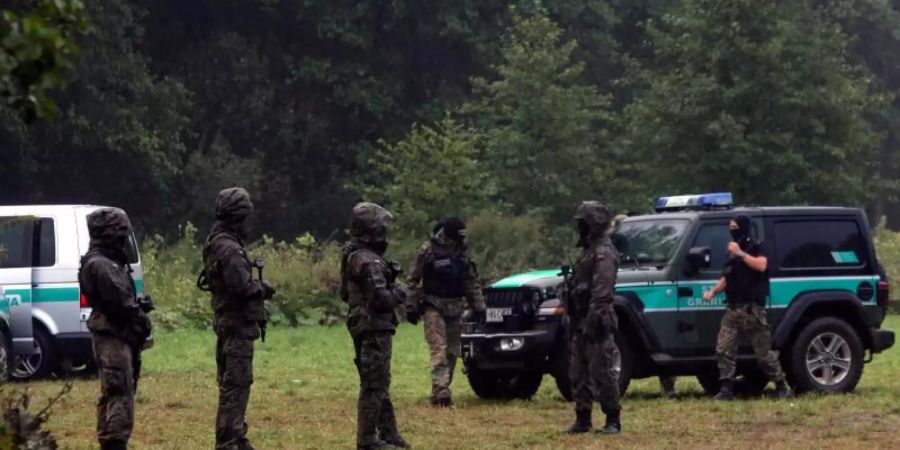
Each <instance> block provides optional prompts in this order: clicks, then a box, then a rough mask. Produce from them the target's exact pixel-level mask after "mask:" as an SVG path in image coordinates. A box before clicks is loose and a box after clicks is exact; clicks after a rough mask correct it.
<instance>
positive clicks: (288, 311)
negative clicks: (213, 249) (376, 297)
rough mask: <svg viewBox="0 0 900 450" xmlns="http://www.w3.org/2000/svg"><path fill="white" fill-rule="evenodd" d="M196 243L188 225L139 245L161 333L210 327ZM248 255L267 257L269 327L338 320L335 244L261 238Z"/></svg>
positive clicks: (207, 297)
mask: <svg viewBox="0 0 900 450" xmlns="http://www.w3.org/2000/svg"><path fill="white" fill-rule="evenodd" d="M197 242H198V241H197V229H196V228H195V227H194V226H193V225H191V224H190V223H188V224H187V225H185V226H183V227H180V228H179V232H178V237H177V239H176V240H175V241H174V242H170V243H166V242H165V241H164V240H163V238H162V237H160V236H151V237H150V238H148V239H147V240H146V241H145V242H144V245H143V250H142V253H141V254H142V258H143V268H144V272H145V281H146V285H147V291H148V292H149V293H150V294H151V295H153V299H154V302H155V303H156V306H157V310H156V311H154V312H153V313H152V315H153V319H154V323H156V324H157V325H158V326H160V327H162V328H165V329H173V328H180V327H185V326H190V327H196V328H209V327H210V326H211V325H212V309H211V307H210V294H209V293H207V292H203V291H200V290H199V289H198V288H197V285H196V282H197V275H198V273H199V271H200V268H201V265H202V262H201V254H202V250H203V247H202V246H201V245H199V244H198V243H197ZM247 253H248V255H250V257H251V259H252V258H254V257H255V256H263V257H265V258H266V266H265V269H263V277H264V278H265V279H267V280H269V281H271V282H272V284H273V285H274V286H275V287H276V289H277V291H278V292H277V293H276V294H275V297H274V298H273V299H272V300H271V302H270V303H269V309H270V312H271V318H270V320H271V322H272V324H274V325H277V324H288V325H291V326H296V325H300V324H307V323H334V322H335V321H336V319H337V318H338V317H339V316H340V315H341V313H342V311H341V310H342V302H341V300H340V298H339V295H338V287H339V285H340V273H339V267H340V246H339V245H338V244H337V243H334V242H327V243H324V244H322V245H319V244H318V243H316V241H315V239H314V238H312V236H309V235H304V236H301V237H299V238H297V239H296V240H295V241H294V242H291V243H285V242H275V241H274V240H272V239H271V238H268V237H264V238H263V239H262V240H261V241H260V242H257V243H255V244H252V245H250V246H249V247H248V249H247ZM254 276H256V270H255V269H254Z"/></svg>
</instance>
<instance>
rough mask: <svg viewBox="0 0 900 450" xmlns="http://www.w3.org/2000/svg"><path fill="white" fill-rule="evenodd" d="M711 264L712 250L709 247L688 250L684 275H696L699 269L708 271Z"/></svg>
mask: <svg viewBox="0 0 900 450" xmlns="http://www.w3.org/2000/svg"><path fill="white" fill-rule="evenodd" d="M711 263H712V250H710V249H709V247H693V248H691V249H690V250H688V254H687V265H686V266H685V268H684V269H685V274H687V275H696V274H697V272H699V271H700V269H708V268H709V266H710V264H711Z"/></svg>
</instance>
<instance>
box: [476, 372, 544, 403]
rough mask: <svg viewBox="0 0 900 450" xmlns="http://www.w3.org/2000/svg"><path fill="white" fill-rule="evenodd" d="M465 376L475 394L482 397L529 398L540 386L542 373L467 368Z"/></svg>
mask: <svg viewBox="0 0 900 450" xmlns="http://www.w3.org/2000/svg"><path fill="white" fill-rule="evenodd" d="M466 376H467V377H468V378H469V385H470V386H471V387H472V390H473V391H475V395H477V396H479V397H481V398H484V399H513V398H519V399H530V398H531V397H533V396H534V394H535V393H536V392H537V390H538V388H539V387H541V381H542V380H543V378H544V374H542V373H541V372H538V371H521V372H516V371H507V370H479V369H474V368H469V369H468V370H467V373H466Z"/></svg>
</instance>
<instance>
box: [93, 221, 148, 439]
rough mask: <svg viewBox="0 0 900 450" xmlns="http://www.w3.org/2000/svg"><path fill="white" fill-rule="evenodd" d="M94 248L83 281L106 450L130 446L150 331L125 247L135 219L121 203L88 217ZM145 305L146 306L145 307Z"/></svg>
mask: <svg viewBox="0 0 900 450" xmlns="http://www.w3.org/2000/svg"><path fill="white" fill-rule="evenodd" d="M87 223H88V233H89V234H90V237H91V244H90V248H89V249H88V252H87V254H85V255H84V257H83V258H82V260H81V269H80V270H79V271H78V283H79V287H80V289H81V293H82V294H83V295H84V296H85V298H86V299H87V301H88V302H89V303H90V305H91V307H92V308H93V309H92V311H91V316H90V318H89V319H88V322H87V325H88V328H89V329H90V330H91V336H92V338H93V342H94V358H95V360H96V362H97V367H98V369H99V372H100V400H99V401H98V402H97V440H98V441H99V442H100V448H101V449H102V450H120V449H125V448H127V446H128V439H129V438H130V437H131V431H132V429H133V428H134V395H135V390H136V386H137V378H138V377H139V374H138V371H139V369H140V366H139V361H140V352H141V349H142V348H143V346H144V342H145V341H146V339H147V337H148V336H150V331H151V325H150V318H149V317H147V314H146V311H149V310H150V309H151V307H150V306H149V305H151V303H150V301H149V299H147V300H144V299H143V298H138V296H137V294H136V290H135V286H134V280H133V279H132V278H131V267H130V266H129V265H128V257H127V255H126V253H125V248H126V245H127V242H128V239H129V238H130V237H131V222H130V221H129V220H128V216H127V215H126V214H125V212H124V211H122V210H121V209H118V208H102V209H98V210H97V211H94V212H92V213H91V214H90V215H88V217H87ZM145 310H146V311H145Z"/></svg>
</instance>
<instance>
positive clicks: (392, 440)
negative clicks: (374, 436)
mask: <svg viewBox="0 0 900 450" xmlns="http://www.w3.org/2000/svg"><path fill="white" fill-rule="evenodd" d="M381 440H382V441H383V442H384V443H385V444H389V445H393V446H394V447H396V448H409V443H408V442H406V440H405V439H403V438H402V437H400V435H399V434H392V435H388V436H382V438H381Z"/></svg>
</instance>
